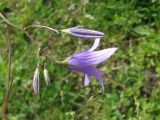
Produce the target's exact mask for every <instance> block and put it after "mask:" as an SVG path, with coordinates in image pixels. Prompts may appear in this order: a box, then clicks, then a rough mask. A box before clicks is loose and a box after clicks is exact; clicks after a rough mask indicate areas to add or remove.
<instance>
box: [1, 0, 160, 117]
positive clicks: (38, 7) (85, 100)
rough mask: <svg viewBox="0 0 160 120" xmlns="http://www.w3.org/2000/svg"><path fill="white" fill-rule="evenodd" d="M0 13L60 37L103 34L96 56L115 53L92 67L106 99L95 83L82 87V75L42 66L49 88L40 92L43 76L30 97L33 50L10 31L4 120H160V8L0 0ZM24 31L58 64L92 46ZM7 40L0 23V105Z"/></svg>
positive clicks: (85, 0) (146, 1)
mask: <svg viewBox="0 0 160 120" xmlns="http://www.w3.org/2000/svg"><path fill="white" fill-rule="evenodd" d="M0 11H1V12H2V13H4V14H5V15H6V16H7V18H8V19H9V20H10V21H11V22H12V23H14V24H16V25H18V26H20V27H26V26H28V25H31V24H41V25H46V26H50V27H53V28H56V29H58V30H61V29H65V28H69V27H74V26H83V28H87V29H94V30H98V31H103V32H104V33H105V36H104V38H103V39H102V41H101V43H100V46H99V48H98V49H104V48H109V47H118V48H119V49H118V51H116V53H115V54H114V55H113V56H112V57H111V59H109V60H108V61H107V62H105V63H103V64H101V65H99V66H98V68H99V69H100V71H101V73H102V75H103V78H104V83H105V93H104V94H102V93H101V86H100V85H99V83H98V81H96V80H95V79H94V78H92V80H91V84H90V86H89V87H83V80H84V75H83V74H81V73H79V72H73V71H70V70H68V69H67V68H65V67H64V66H59V65H55V64H53V63H52V62H50V61H48V63H47V69H48V70H49V73H50V77H51V85H50V86H49V87H46V85H45V82H44V78H43V71H42V69H41V74H40V81H41V89H40V94H39V95H34V93H33V91H32V89H31V87H32V78H33V74H34V70H35V69H36V64H37V60H36V51H37V45H36V44H35V43H32V42H31V41H30V40H29V39H28V38H27V37H26V36H25V35H24V34H23V33H22V32H20V31H19V30H17V29H12V34H11V38H12V45H13V51H12V52H13V55H12V60H13V65H12V72H13V76H12V77H13V79H14V82H13V89H12V96H11V99H10V103H9V106H8V117H9V118H10V120H160V1H159V0H0ZM28 31H29V33H30V34H31V35H32V36H33V37H34V39H35V40H36V41H42V43H43V45H44V46H47V50H48V51H49V52H50V53H51V54H52V55H53V56H54V57H55V58H56V59H59V60H63V59H65V58H66V57H68V56H69V55H71V54H73V53H74V52H75V51H76V50H83V49H86V48H89V47H90V46H91V44H92V41H91V40H80V39H77V38H71V37H69V36H67V35H62V34H57V35H53V34H50V33H49V32H48V31H47V30H44V29H35V28H31V29H29V30H28ZM6 33H7V31H6V25H5V24H4V22H3V21H2V20H1V19H0V105H2V103H3V100H4V97H5V91H6V83H7V51H6V49H7V46H6ZM41 64H42V65H43V61H42V63H41ZM41 67H42V68H43V66H41ZM124 87H125V88H126V89H124ZM0 109H1V107H0ZM0 119H1V114H0Z"/></svg>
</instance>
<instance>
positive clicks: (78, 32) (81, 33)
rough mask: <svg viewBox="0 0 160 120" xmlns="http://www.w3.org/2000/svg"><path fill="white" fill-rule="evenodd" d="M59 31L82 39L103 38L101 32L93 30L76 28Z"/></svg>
mask: <svg viewBox="0 0 160 120" xmlns="http://www.w3.org/2000/svg"><path fill="white" fill-rule="evenodd" d="M61 31H62V32H65V33H68V34H69V35H71V36H73V37H78V38H84V39H90V38H94V39H95V38H102V37H103V36H104V33H102V32H99V31H95V30H88V29H82V28H77V27H74V28H69V29H64V30H61Z"/></svg>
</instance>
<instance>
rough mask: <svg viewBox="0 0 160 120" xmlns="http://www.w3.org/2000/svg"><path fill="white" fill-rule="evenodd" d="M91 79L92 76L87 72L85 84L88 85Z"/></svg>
mask: <svg viewBox="0 0 160 120" xmlns="http://www.w3.org/2000/svg"><path fill="white" fill-rule="evenodd" d="M89 81H90V76H89V75H88V74H85V79H84V86H88V85H89Z"/></svg>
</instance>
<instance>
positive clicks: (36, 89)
mask: <svg viewBox="0 0 160 120" xmlns="http://www.w3.org/2000/svg"><path fill="white" fill-rule="evenodd" d="M32 87H33V90H34V92H35V93H36V94H38V93H39V69H38V68H36V70H35V72H34V77H33V84H32Z"/></svg>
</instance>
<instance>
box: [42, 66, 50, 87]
mask: <svg viewBox="0 0 160 120" xmlns="http://www.w3.org/2000/svg"><path fill="white" fill-rule="evenodd" d="M43 74H44V80H45V82H46V85H47V86H48V85H50V77H49V73H48V70H47V69H46V68H44V71H43Z"/></svg>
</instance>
